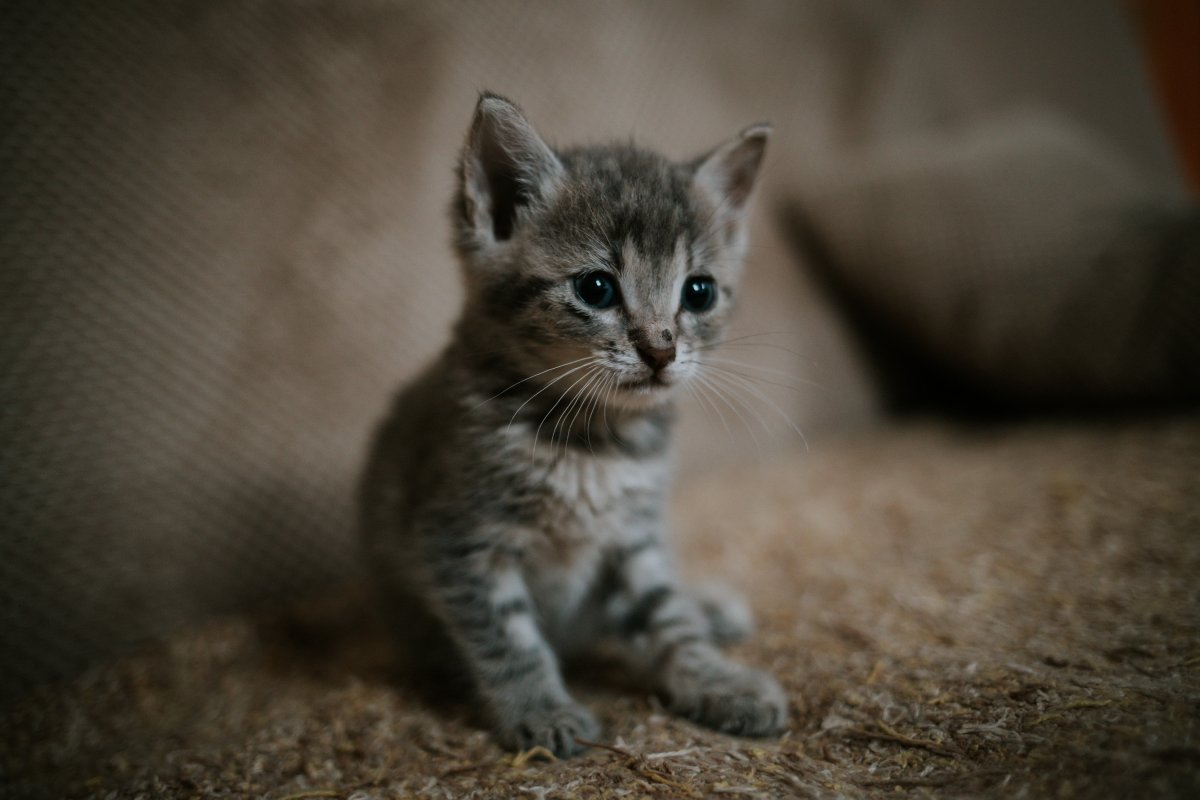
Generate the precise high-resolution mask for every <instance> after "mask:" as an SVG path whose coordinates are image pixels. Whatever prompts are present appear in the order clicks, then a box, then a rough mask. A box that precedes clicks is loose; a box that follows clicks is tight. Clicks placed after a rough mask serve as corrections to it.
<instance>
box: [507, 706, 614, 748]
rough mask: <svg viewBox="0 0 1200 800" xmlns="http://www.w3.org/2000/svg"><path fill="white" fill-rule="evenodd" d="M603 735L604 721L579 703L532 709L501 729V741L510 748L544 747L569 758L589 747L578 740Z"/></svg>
mask: <svg viewBox="0 0 1200 800" xmlns="http://www.w3.org/2000/svg"><path fill="white" fill-rule="evenodd" d="M599 735H600V724H599V723H598V722H596V718H595V717H593V716H592V712H590V711H588V710H587V709H586V708H584V707H583V706H581V705H579V704H578V703H567V704H564V705H558V706H551V707H549V708H541V709H532V710H530V711H527V712H526V713H525V715H524V716H523V717H522V718H521V719H520V720H518V721H516V722H515V723H514V724H512V725H508V726H504V727H502V728H501V730H500V731H499V732H498V737H499V739H500V744H501V745H503V746H504V747H506V748H508V749H509V750H517V751H524V750H528V749H530V748H532V747H544V748H546V749H547V750H549V751H550V752H552V753H554V755H555V756H557V757H559V758H569V757H570V756H573V755H575V754H576V753H579V752H581V751H583V750H585V749H586V747H587V746H586V745H581V744H579V743H578V742H577V741H575V739H576V737H578V738H580V739H595V738H596V737H597V736H599Z"/></svg>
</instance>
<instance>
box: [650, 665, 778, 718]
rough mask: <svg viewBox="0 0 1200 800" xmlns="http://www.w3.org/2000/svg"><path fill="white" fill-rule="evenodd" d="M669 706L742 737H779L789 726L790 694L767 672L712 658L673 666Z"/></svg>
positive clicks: (668, 682)
mask: <svg viewBox="0 0 1200 800" xmlns="http://www.w3.org/2000/svg"><path fill="white" fill-rule="evenodd" d="M663 694H664V695H665V699H666V702H667V708H669V709H670V710H671V711H672V712H674V713H676V714H679V715H680V716H682V717H686V718H687V719H690V720H692V721H694V722H698V723H700V724H701V725H705V726H707V727H709V728H714V729H716V730H718V731H721V732H722V733H732V734H736V735H738V736H774V735H776V734H779V733H782V732H783V729H784V728H785V727H786V726H787V718H788V710H787V698H786V697H785V696H784V694H783V689H782V688H780V686H779V683H778V682H777V681H776V680H775V679H774V678H772V677H771V676H770V675H767V674H766V673H764V672H759V671H758V670H753V669H750V668H749V667H744V666H742V665H741V664H736V663H734V662H732V661H726V660H724V659H721V660H708V661H705V662H704V663H703V664H698V665H688V666H686V667H678V668H675V669H670V670H668V672H667V674H666V675H665V676H664V683H663Z"/></svg>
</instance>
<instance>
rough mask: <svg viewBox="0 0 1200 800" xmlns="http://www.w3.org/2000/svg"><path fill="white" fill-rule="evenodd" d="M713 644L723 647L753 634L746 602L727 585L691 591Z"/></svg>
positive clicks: (749, 611) (710, 585)
mask: <svg viewBox="0 0 1200 800" xmlns="http://www.w3.org/2000/svg"><path fill="white" fill-rule="evenodd" d="M692 597H694V598H695V599H696V603H697V605H699V606H700V611H701V612H702V613H703V614H704V619H705V621H706V622H707V623H708V630H709V635H710V636H711V637H712V640H713V642H714V643H716V644H718V645H720V646H722V647H724V646H726V645H731V644H737V643H738V642H740V641H742V640H743V639H745V638H746V637H747V636H749V635H750V634H751V633H753V632H754V612H752V611H751V610H750V606H749V605H747V603H746V601H745V600H744V599H743V598H742V596H741V595H739V594H738V593H737V592H735V591H734V590H733V589H730V588H729V587H728V586H724V585H721V584H717V583H708V584H702V585H700V586H697V587H695V588H694V589H692Z"/></svg>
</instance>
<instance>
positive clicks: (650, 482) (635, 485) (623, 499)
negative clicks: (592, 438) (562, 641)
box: [525, 453, 667, 619]
mask: <svg viewBox="0 0 1200 800" xmlns="http://www.w3.org/2000/svg"><path fill="white" fill-rule="evenodd" d="M666 477H667V475H666V465H665V463H662V462H659V461H657V460H655V461H645V462H643V461H636V460H632V459H610V458H601V457H596V456H593V455H591V454H590V453H588V454H586V455H582V456H575V455H572V454H568V455H566V456H560V457H559V459H558V460H557V461H556V462H555V463H554V464H553V466H550V467H548V468H547V469H545V471H544V472H543V473H542V477H541V481H542V485H541V488H542V490H543V492H544V494H543V497H544V498H545V502H544V504H543V508H542V509H541V513H540V514H539V518H538V521H537V524H536V525H534V526H532V529H531V530H530V531H529V532H528V536H529V540H528V542H527V546H526V548H525V552H526V561H525V572H526V575H525V578H526V581H527V584H528V585H529V587H530V590H531V591H532V592H533V594H534V599H535V602H536V604H537V605H538V607H539V608H540V609H542V610H543V613H544V615H546V616H548V617H550V618H558V619H571V618H572V617H574V616H575V615H576V614H577V612H578V610H579V609H580V607H581V606H582V604H583V603H584V601H585V600H586V597H587V595H588V593H589V592H590V591H591V590H592V588H593V587H594V586H595V584H596V582H597V581H598V580H599V578H600V575H601V572H602V570H603V568H604V565H605V563H606V556H607V554H608V553H609V552H611V551H612V550H613V549H615V548H619V547H620V546H621V544H622V543H625V542H628V541H632V540H635V539H636V538H637V537H638V536H640V535H645V534H644V531H645V528H646V527H647V526H652V525H657V524H659V519H658V517H659V514H660V513H661V509H660V508H659V506H660V505H661V503H662V497H663V492H664V487H665V482H666Z"/></svg>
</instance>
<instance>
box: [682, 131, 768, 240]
mask: <svg viewBox="0 0 1200 800" xmlns="http://www.w3.org/2000/svg"><path fill="white" fill-rule="evenodd" d="M770 135H771V125H770V124H769V123H766V122H760V123H758V124H757V125H751V126H750V127H749V128H746V129H745V130H743V131H742V132H741V133H739V134H738V135H737V136H736V137H734V138H733V139H732V140H730V141H728V142H726V143H725V144H723V145H721V146H720V147H718V148H717V149H716V150H713V151H712V152H711V153H709V154H708V155H706V156H702V157H701V158H700V159H698V160H697V161H696V162H695V175H694V178H693V182H694V183H695V185H696V188H698V189H699V190H700V191H701V192H703V193H704V194H706V195H708V196H709V198H710V199H711V200H712V201H713V203H715V204H716V207H717V210H716V212H715V213H714V215H713V223H714V225H716V226H717V227H718V228H719V229H721V230H723V231H725V232H726V234H727V235H728V236H730V237H731V235H732V233H734V232H735V230H736V229H737V227H738V223H739V222H740V220H741V218H742V212H744V211H745V210H746V205H747V203H748V202H749V200H750V195H751V192H752V191H753V189H754V182H755V179H756V178H757V177H758V168H759V167H760V166H761V165H762V160H763V154H764V153H765V152H766V149H767V139H768V138H769V137H770Z"/></svg>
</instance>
